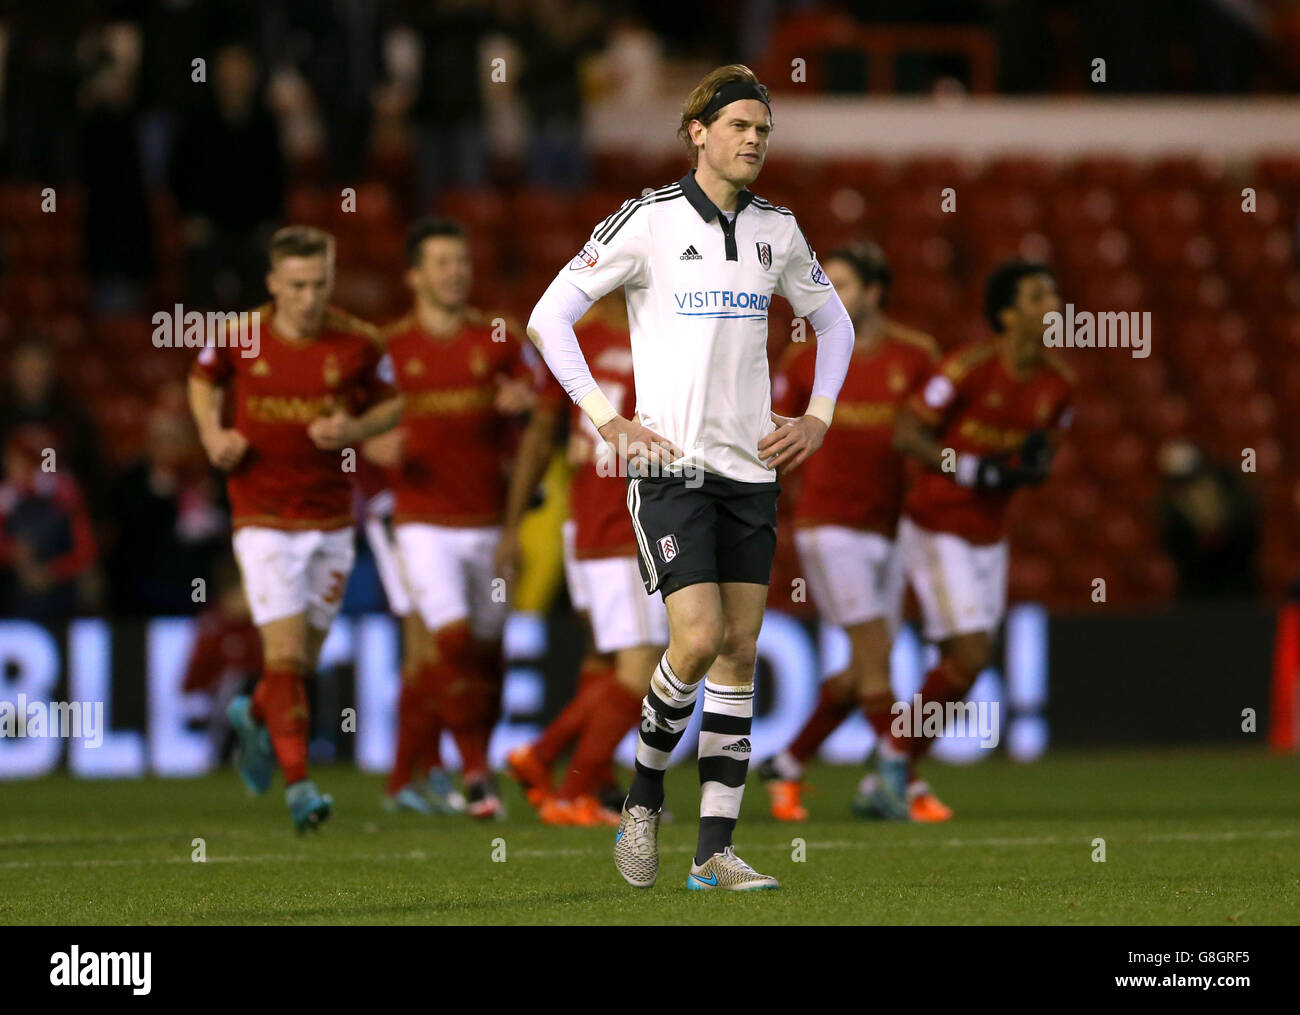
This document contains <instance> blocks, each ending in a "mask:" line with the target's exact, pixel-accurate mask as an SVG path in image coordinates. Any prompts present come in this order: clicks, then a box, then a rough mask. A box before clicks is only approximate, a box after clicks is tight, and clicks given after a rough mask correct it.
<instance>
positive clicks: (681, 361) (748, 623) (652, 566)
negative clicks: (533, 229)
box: [528, 64, 853, 891]
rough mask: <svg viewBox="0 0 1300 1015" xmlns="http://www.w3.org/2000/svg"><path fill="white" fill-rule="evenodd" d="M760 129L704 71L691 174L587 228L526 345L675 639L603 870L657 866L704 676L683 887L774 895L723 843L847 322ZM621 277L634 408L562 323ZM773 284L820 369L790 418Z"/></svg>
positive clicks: (690, 141)
mask: <svg viewBox="0 0 1300 1015" xmlns="http://www.w3.org/2000/svg"><path fill="white" fill-rule="evenodd" d="M771 129H772V116H771V106H770V102H769V99H768V94H767V90H766V88H764V87H763V86H762V85H761V84H759V82H758V80H757V78H756V77H755V76H754V73H753V72H752V71H751V70H750V69H749V68H747V67H744V66H741V65H738V64H735V65H730V66H727V67H720V68H717V69H716V70H715V71H713V72H711V73H710V74H709V75H707V76H706V77H705V78H704V79H703V80H702V81H701V82H700V83H699V85H697V87H696V88H695V90H694V91H693V92H692V94H691V95H690V96H689V97H688V99H687V102H686V105H685V108H684V111H683V115H682V122H681V127H680V130H679V137H681V139H682V140H683V142H684V143H685V145H686V147H687V151H688V153H689V156H690V159H691V165H692V168H691V169H690V170H689V171H688V172H687V173H686V174H685V175H684V176H683V177H682V178H681V179H680V180H678V181H677V182H676V183H672V184H669V185H668V186H665V187H661V188H659V189H658V190H655V191H651V192H650V193H648V194H646V195H644V196H642V197H639V198H635V199H632V200H629V201H627V202H625V203H624V204H623V206H622V207H621V208H619V209H618V210H617V211H615V212H614V213H613V214H611V215H609V216H608V217H607V218H606V219H604V220H603V221H602V222H600V223H599V224H598V225H597V226H596V228H595V230H594V231H593V232H592V235H591V239H590V241H588V243H587V244H586V245H585V246H584V247H583V249H582V250H581V251H580V252H579V253H578V254H577V256H575V257H574V258H573V260H572V261H571V262H570V263H569V264H568V265H567V266H566V267H565V268H563V269H562V270H561V271H560V273H559V274H558V275H557V276H556V279H555V281H554V282H552V284H551V286H550V287H549V288H548V289H547V291H546V292H545V293H544V294H543V296H542V298H541V300H539V302H538V304H537V306H536V307H535V308H534V310H533V314H532V317H531V318H530V320H529V326H528V332H529V337H530V338H532V340H533V341H534V342H535V343H536V344H537V346H538V348H539V349H540V350H541V352H542V355H543V357H544V358H545V360H546V363H547V366H548V367H550V369H551V371H552V373H554V374H555V376H556V378H557V380H559V382H560V383H561V384H562V385H563V386H564V388H565V390H566V391H567V392H568V394H569V397H570V398H572V399H573V400H574V401H575V402H576V403H577V404H578V405H579V406H581V407H582V408H583V410H584V411H585V412H586V413H587V415H588V416H589V417H590V418H591V422H592V424H593V426H595V428H596V429H597V431H598V432H599V433H600V435H601V437H602V438H603V439H604V440H605V441H607V442H608V443H610V444H611V445H613V447H614V448H615V449H616V451H617V452H618V453H619V455H620V458H626V459H629V463H628V489H627V506H628V511H629V514H630V515H631V519H632V526H633V530H634V532H635V534H636V542H637V547H638V551H639V554H638V559H639V562H640V567H641V576H642V579H643V581H644V583H645V588H646V590H647V591H650V592H655V591H657V592H659V594H660V595H661V596H662V598H663V601H664V604H665V606H666V607H667V609H668V621H669V644H668V650H667V651H666V652H665V653H664V655H663V657H662V658H661V659H660V661H659V665H658V666H657V667H656V669H655V673H654V675H653V677H652V678H651V684H650V689H649V691H648V693H647V694H646V697H645V700H644V702H643V704H642V720H641V727H640V732H639V734H638V737H639V740H638V745H637V762H636V774H635V776H634V778H633V782H632V786H631V789H630V790H629V792H628V796H627V799H626V800H625V801H624V805H623V811H622V815H621V820H620V824H619V828H618V832H617V834H616V837H615V847H614V859H615V865H616V867H617V869H618V871H619V873H620V875H621V876H622V877H623V878H624V880H626V881H627V882H628V883H629V884H631V885H633V886H635V887H642V888H645V887H650V886H651V885H653V884H654V883H655V880H656V879H657V877H658V862H659V858H658V845H657V841H658V840H657V836H658V825H659V816H660V813H661V810H662V807H663V799H664V794H663V773H664V770H665V769H666V767H667V764H668V758H669V755H670V754H671V752H672V750H673V748H674V747H675V746H676V744H677V742H678V740H679V739H680V738H681V735H682V733H683V732H684V731H685V729H686V726H687V724H688V722H689V721H690V717H691V714H692V712H693V711H694V708H695V702H696V698H697V696H698V692H699V689H700V685H701V684H703V685H704V715H703V717H702V723H701V734H700V742H699V771H700V782H701V799H700V834H699V840H698V844H697V847H696V854H695V860H694V863H693V864H692V866H691V869H690V872H689V873H688V875H687V879H686V883H687V887H688V888H690V889H692V890H697V891H699V890H709V889H712V888H718V887H721V888H727V889H731V890H751V889H770V888H775V887H777V882H776V879H775V878H772V877H770V876H767V875H763V874H760V873H758V872H757V871H755V870H754V869H753V868H752V867H750V866H749V865H748V864H747V863H745V862H744V861H743V860H741V859H740V858H739V857H738V856H736V853H735V850H734V848H733V846H732V834H733V831H734V829H735V825H736V819H737V818H738V816H739V813H740V801H741V797H742V794H743V792H744V784H745V777H746V773H747V772H748V767H749V755H750V753H751V751H752V745H751V743H750V739H749V731H750V726H751V723H752V719H753V709H754V666H755V661H756V648H755V646H756V641H757V638H758V632H759V628H760V626H761V625H762V618H763V609H764V604H765V601H766V595H767V584H768V580H769V575H770V572H771V565H772V557H773V554H774V552H775V547H776V498H777V494H778V492H779V489H780V487H779V484H778V479H777V472H776V469H777V468H778V467H781V466H785V467H794V466H797V465H798V464H799V463H801V462H802V461H804V460H805V459H806V458H807V457H808V456H809V455H810V454H812V453H813V452H814V451H816V450H817V448H818V447H819V446H820V445H821V441H822V438H823V436H824V435H825V433H826V429H827V427H828V426H829V425H830V422H831V417H832V412H833V408H834V403H835V397H836V395H837V394H838V392H839V388H840V385H841V384H842V383H843V380H844V375H845V371H846V370H847V367H848V360H849V357H850V355H851V354H852V347H853V327H852V323H851V322H850V320H849V317H848V315H847V313H846V312H845V310H844V306H843V304H842V303H841V302H840V300H839V298H838V297H837V296H836V295H835V291H834V287H833V286H832V285H831V283H830V281H829V280H828V279H827V278H826V276H825V274H824V273H823V272H822V270H821V267H820V266H819V265H818V263H817V258H816V256H815V254H814V252H813V249H812V246H811V245H810V244H809V243H808V241H807V239H806V238H805V237H804V235H803V233H802V232H801V231H800V229H799V226H798V224H797V223H796V222H795V219H794V215H793V214H792V213H791V212H790V210H789V209H788V208H782V207H778V206H776V205H773V204H771V203H770V202H768V201H766V200H764V199H763V198H761V197H758V196H757V195H755V194H754V193H753V192H752V191H750V190H748V189H747V188H748V185H749V184H750V183H752V182H753V181H754V180H755V179H756V178H757V177H758V174H759V171H760V170H761V169H762V165H763V160H764V158H765V157H766V152H767V143H768V137H769V135H770V133H771ZM619 286H622V287H623V289H624V292H625V294H626V303H627V314H628V321H629V327H630V330H631V339H632V357H633V364H634V372H635V375H636V406H635V409H636V414H635V416H634V417H633V418H632V419H628V418H625V417H624V416H623V415H621V414H620V413H619V412H618V411H616V410H615V409H614V408H613V407H612V406H611V405H610V404H609V401H608V400H607V399H606V398H605V397H604V395H603V394H602V393H601V391H600V389H599V387H598V386H597V384H596V382H595V381H594V380H593V379H592V376H591V371H590V370H589V369H588V366H587V364H586V362H585V360H584V358H583V353H582V350H581V348H580V347H579V344H578V342H577V339H576V338H575V336H574V332H573V325H574V323H575V322H576V321H577V320H578V318H579V317H581V316H582V314H583V313H585V311H586V309H587V308H588V307H589V306H590V305H591V303H592V302H593V301H594V300H597V299H599V298H600V297H602V296H604V295H605V294H606V293H608V292H611V291H612V290H614V289H616V288H617V287H619ZM777 295H779V296H783V297H785V298H786V299H787V300H788V301H789V302H790V305H791V306H792V308H793V309H794V312H795V314H796V315H798V316H806V317H807V318H808V320H809V322H810V323H811V324H812V326H813V328H814V330H815V331H816V333H817V337H818V353H817V359H818V362H817V367H818V369H817V379H816V382H815V383H814V385H813V391H812V397H811V399H810V402H809V405H808V407H807V410H806V411H805V412H804V414H803V415H801V416H799V417H798V418H786V417H777V416H774V414H773V413H772V403H771V382H770V378H769V372H768V362H767V315H768V309H769V306H770V304H771V300H772V298H773V296H777Z"/></svg>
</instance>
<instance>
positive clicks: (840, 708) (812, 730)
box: [787, 680, 857, 765]
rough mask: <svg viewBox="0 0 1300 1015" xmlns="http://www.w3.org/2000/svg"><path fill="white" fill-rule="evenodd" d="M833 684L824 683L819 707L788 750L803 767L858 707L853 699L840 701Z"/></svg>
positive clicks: (818, 695)
mask: <svg viewBox="0 0 1300 1015" xmlns="http://www.w3.org/2000/svg"><path fill="white" fill-rule="evenodd" d="M833 684H834V681H833V680H827V681H823V683H822V686H821V690H820V691H819V692H818V694H817V707H816V708H814V709H813V713H812V715H810V716H809V717H808V721H807V722H806V723H804V724H803V729H801V730H800V731H799V733H798V735H797V736H796V737H795V738H794V740H793V741H792V742H791V744H790V746H789V747H788V748H787V750H788V751H789V752H790V755H791V756H792V757H793V758H794V759H795V761H797V762H799V763H800V764H801V765H802V764H803V763H804V762H806V761H807V760H808V759H809V758H811V757H812V756H813V755H814V754H816V753H817V748H819V747H821V745H822V743H823V742H825V740H826V738H827V737H829V736H830V735H831V734H832V733H834V732H835V729H836V727H838V726H839V724H840V723H842V722H843V721H844V720H845V719H847V718H848V717H849V716H850V715H851V714H852V712H853V710H854V709H855V708H856V707H857V702H855V701H854V700H853V699H852V698H849V700H848V701H840V700H839V698H838V697H837V695H836V693H835V689H834V687H833V686H832V685H833Z"/></svg>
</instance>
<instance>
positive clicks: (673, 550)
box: [659, 535, 677, 564]
mask: <svg viewBox="0 0 1300 1015" xmlns="http://www.w3.org/2000/svg"><path fill="white" fill-rule="evenodd" d="M659 556H660V557H662V558H663V560H664V563H665V564H670V563H672V559H673V558H674V557H676V556H677V537H676V536H671V535H669V536H664V538H663V539H661V540H659Z"/></svg>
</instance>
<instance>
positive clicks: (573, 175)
mask: <svg viewBox="0 0 1300 1015" xmlns="http://www.w3.org/2000/svg"><path fill="white" fill-rule="evenodd" d="M512 32H513V34H514V35H515V37H516V40H517V41H518V43H519V47H520V49H521V50H522V51H523V54H524V68H523V71H522V72H521V73H520V75H519V97H520V99H521V100H522V102H523V104H524V110H525V112H526V114H527V120H528V128H529V138H528V168H529V176H530V178H531V180H532V182H533V183H534V184H536V185H537V186H541V187H559V188H563V189H567V190H577V189H578V188H579V187H581V186H582V185H583V184H584V183H585V182H586V179H587V159H586V156H585V154H584V147H583V138H582V107H583V101H582V80H581V74H580V69H581V67H580V65H581V62H582V60H583V59H584V58H585V57H586V56H588V55H589V54H591V53H594V52H597V51H599V50H600V48H601V47H602V46H603V45H604V37H605V30H604V25H603V21H602V18H601V13H600V10H599V9H598V8H596V7H594V6H592V5H590V4H587V3H564V2H562V0H537V2H536V3H535V4H533V6H532V8H531V9H530V11H529V12H528V14H527V15H526V16H524V17H522V18H520V19H518V20H517V21H516V22H515V23H514V25H513V28H512Z"/></svg>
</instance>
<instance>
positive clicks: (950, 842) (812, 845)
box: [0, 828, 1300, 870]
mask: <svg viewBox="0 0 1300 1015" xmlns="http://www.w3.org/2000/svg"><path fill="white" fill-rule="evenodd" d="M1297 836H1300V828H1265V829H1259V830H1256V831H1240V832H1155V833H1150V834H1144V835H1138V836H1135V837H1133V838H1132V839H1125V838H1123V837H1120V838H1112V839H1111V842H1112V844H1115V843H1118V844H1123V843H1124V842H1126V841H1128V842H1147V843H1149V842H1223V841H1231V840H1234V839H1291V838H1295V837H1297ZM796 838H798V836H796ZM1080 844H1083V845H1090V840H1089V839H1088V838H1086V837H1082V836H1081V837H1080V838H1077V839H1076V838H1066V837H1063V836H1058V835H1043V836H1035V837H1025V838H1018V839H1016V838H985V839H934V840H929V841H927V840H920V841H907V842H873V841H869V840H847V839H846V840H829V841H826V842H818V841H816V840H809V841H807V842H806V843H805V846H806V848H807V849H808V850H815V849H826V850H871V849H900V848H901V849H912V848H914V847H916V846H940V847H944V848H947V849H981V848H987V849H998V848H1004V847H1007V846H1077V845H1080ZM790 848H791V845H790V843H786V842H777V843H749V844H746V846H745V850H746V851H747V852H748V851H759V850H773V851H784V850H787V849H790ZM605 852H608V851H607V850H605V849H604V848H603V847H602V848H600V849H571V848H570V849H512V850H510V852H509V855H513V856H517V857H526V858H528V859H536V860H545V859H552V858H558V857H591V856H599V855H601V854H602V853H605ZM659 852H660V853H668V854H674V855H677V854H687V853H694V852H695V849H694V847H692V846H664V847H663V848H661V849H660V851H659ZM437 855H438V854H436V853H430V852H428V851H426V850H421V849H413V850H407V851H406V852H404V853H379V854H371V855H368V856H358V855H356V854H355V853H349V854H347V855H344V856H334V855H329V854H311V853H261V854H252V855H249V856H210V857H208V859H207V860H206V861H202V862H204V863H225V864H230V863H286V862H294V861H302V860H308V861H312V860H320V861H325V862H342V863H349V864H352V863H358V862H361V863H371V862H384V861H391V860H416V861H423V860H431V859H436V858H437ZM150 864H195V865H196V866H197V865H198V862H196V861H194V860H193V859H191V857H190V856H189V855H186V856H174V857H126V858H120V859H108V858H98V859H88V860H10V861H7V862H3V863H0V870H26V869H30V868H33V867H132V866H147V865H150Z"/></svg>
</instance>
